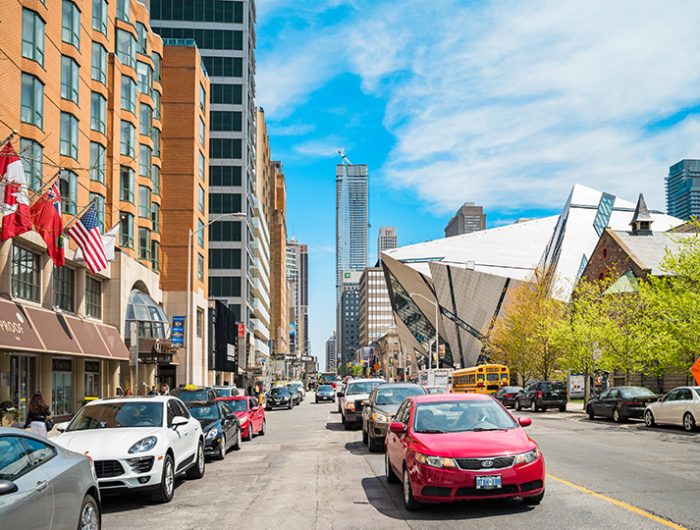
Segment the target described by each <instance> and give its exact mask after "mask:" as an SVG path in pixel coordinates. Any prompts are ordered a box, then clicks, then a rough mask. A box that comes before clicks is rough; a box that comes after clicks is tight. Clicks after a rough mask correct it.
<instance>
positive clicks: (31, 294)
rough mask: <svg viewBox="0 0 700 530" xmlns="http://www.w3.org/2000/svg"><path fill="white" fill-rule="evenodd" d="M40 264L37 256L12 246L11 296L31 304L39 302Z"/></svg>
mask: <svg viewBox="0 0 700 530" xmlns="http://www.w3.org/2000/svg"><path fill="white" fill-rule="evenodd" d="M40 262H41V259H40V257H39V254H35V253H34V252H32V251H30V250H27V249H25V248H22V247H18V246H14V245H13V246H12V296H16V297H17V298H23V299H24V300H31V301H33V302H38V301H39V290H40V288H41V267H40Z"/></svg>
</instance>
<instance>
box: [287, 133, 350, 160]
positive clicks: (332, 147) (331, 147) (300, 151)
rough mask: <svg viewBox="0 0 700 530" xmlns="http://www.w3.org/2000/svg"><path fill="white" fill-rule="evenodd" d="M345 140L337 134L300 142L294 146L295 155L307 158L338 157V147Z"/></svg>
mask: <svg viewBox="0 0 700 530" xmlns="http://www.w3.org/2000/svg"><path fill="white" fill-rule="evenodd" d="M343 146H344V142H343V141H342V140H341V139H340V138H339V137H337V136H329V137H326V138H319V139H317V140H309V141H306V142H301V143H298V144H296V145H295V146H294V155H296V156H298V157H305V158H338V149H340V148H341V147H343Z"/></svg>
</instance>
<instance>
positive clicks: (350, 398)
mask: <svg viewBox="0 0 700 530" xmlns="http://www.w3.org/2000/svg"><path fill="white" fill-rule="evenodd" d="M366 399H369V394H350V395H348V394H345V400H346V401H364V400H366Z"/></svg>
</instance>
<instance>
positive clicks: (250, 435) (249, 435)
mask: <svg viewBox="0 0 700 530" xmlns="http://www.w3.org/2000/svg"><path fill="white" fill-rule="evenodd" d="M245 439H246V441H247V442H250V441H251V440H252V439H253V423H252V422H251V421H249V422H248V436H246V438H245Z"/></svg>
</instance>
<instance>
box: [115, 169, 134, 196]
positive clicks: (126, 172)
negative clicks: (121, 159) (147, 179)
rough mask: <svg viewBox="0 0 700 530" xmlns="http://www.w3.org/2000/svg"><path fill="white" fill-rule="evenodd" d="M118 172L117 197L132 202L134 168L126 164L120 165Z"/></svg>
mask: <svg viewBox="0 0 700 530" xmlns="http://www.w3.org/2000/svg"><path fill="white" fill-rule="evenodd" d="M119 173H120V178H119V181H120V185H119V189H120V192H119V199H120V200H122V201H128V202H134V170H133V169H131V168H130V167H128V166H121V167H120V169H119Z"/></svg>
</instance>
